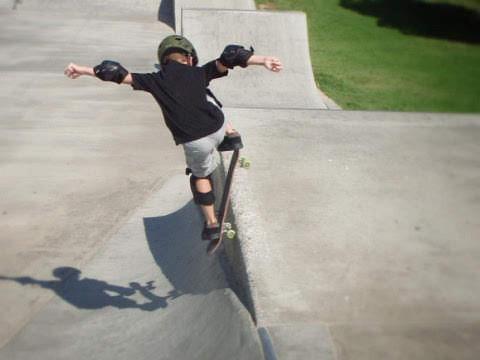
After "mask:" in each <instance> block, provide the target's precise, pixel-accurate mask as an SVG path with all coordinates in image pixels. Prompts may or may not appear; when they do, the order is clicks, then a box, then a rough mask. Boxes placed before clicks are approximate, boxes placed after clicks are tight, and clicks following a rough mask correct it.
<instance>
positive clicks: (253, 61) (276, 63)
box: [248, 55, 283, 72]
mask: <svg viewBox="0 0 480 360" xmlns="http://www.w3.org/2000/svg"><path fill="white" fill-rule="evenodd" d="M248 65H263V66H265V68H267V69H268V70H270V71H273V72H279V71H280V70H282V69H283V64H282V62H281V61H280V60H279V59H277V58H276V57H273V56H262V55H252V57H250V59H248Z"/></svg>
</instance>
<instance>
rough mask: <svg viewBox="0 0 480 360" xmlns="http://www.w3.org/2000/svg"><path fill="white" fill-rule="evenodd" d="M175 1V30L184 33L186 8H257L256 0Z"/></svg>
mask: <svg viewBox="0 0 480 360" xmlns="http://www.w3.org/2000/svg"><path fill="white" fill-rule="evenodd" d="M172 1H174V3H175V9H174V11H175V30H176V32H177V34H181V33H182V11H183V10H184V9H203V10H211V9H224V10H225V9H229V10H255V1H254V0H202V1H198V0H172Z"/></svg>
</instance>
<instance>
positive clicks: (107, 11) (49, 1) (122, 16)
mask: <svg viewBox="0 0 480 360" xmlns="http://www.w3.org/2000/svg"><path fill="white" fill-rule="evenodd" d="M160 4H161V2H160V1H159V0H104V1H96V0H68V1H58V0H1V1H0V8H3V9H8V10H15V11H22V12H23V11H37V12H38V14H43V15H47V16H49V15H52V14H53V15H54V14H61V15H63V16H64V18H65V19H68V18H72V17H83V18H84V19H91V18H96V19H104V20H106V19H116V20H118V21H124V20H139V21H141V20H151V21H154V20H155V19H156V18H157V16H158V12H159V5H160Z"/></svg>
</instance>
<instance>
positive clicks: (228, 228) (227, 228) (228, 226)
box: [223, 222, 232, 230]
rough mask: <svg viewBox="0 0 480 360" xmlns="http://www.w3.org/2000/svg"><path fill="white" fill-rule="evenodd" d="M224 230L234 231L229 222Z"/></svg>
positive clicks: (224, 225)
mask: <svg viewBox="0 0 480 360" xmlns="http://www.w3.org/2000/svg"><path fill="white" fill-rule="evenodd" d="M223 228H224V229H225V230H231V229H232V224H230V223H229V222H227V223H225V224H223Z"/></svg>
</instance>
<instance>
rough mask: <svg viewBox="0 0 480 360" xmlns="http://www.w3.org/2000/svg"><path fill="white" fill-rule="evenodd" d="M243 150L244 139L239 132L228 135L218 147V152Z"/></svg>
mask: <svg viewBox="0 0 480 360" xmlns="http://www.w3.org/2000/svg"><path fill="white" fill-rule="evenodd" d="M241 148H243V143H242V137H241V136H240V134H239V133H238V132H234V133H231V134H228V135H226V136H225V137H224V138H223V141H222V142H221V144H220V145H218V151H233V150H240V149H241Z"/></svg>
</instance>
